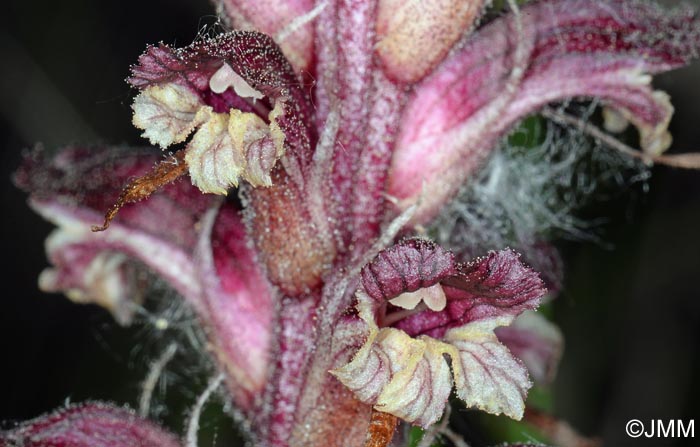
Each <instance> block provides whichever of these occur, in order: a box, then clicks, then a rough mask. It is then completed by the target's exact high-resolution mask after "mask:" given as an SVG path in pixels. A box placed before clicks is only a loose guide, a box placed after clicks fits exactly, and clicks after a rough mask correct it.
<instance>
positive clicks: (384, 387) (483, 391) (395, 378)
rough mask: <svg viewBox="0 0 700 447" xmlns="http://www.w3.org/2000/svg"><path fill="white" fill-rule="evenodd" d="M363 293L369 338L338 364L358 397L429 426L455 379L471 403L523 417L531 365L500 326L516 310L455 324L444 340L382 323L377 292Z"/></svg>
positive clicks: (459, 392) (360, 307)
mask: <svg viewBox="0 0 700 447" xmlns="http://www.w3.org/2000/svg"><path fill="white" fill-rule="evenodd" d="M358 299H359V302H358V310H359V313H360V317H361V318H362V319H363V320H364V321H365V322H366V323H367V325H368V329H369V331H368V336H367V341H366V342H365V345H364V346H363V347H362V348H361V349H360V350H359V351H358V352H357V354H356V355H355V357H354V358H353V359H352V361H351V362H350V363H348V364H346V365H345V366H342V367H341V368H338V369H335V370H334V371H331V373H332V374H334V375H335V376H336V377H337V378H338V380H340V381H341V382H342V383H343V384H344V385H345V386H347V387H348V388H349V389H350V390H351V391H353V392H354V393H355V396H356V397H357V398H358V399H360V400H361V401H363V402H365V403H368V404H372V405H374V408H376V409H377V410H380V411H383V412H386V413H390V414H393V415H395V416H397V417H400V418H402V419H403V420H405V421H407V422H411V423H414V424H418V425H421V426H423V427H427V426H429V425H432V424H434V423H435V422H437V420H438V419H439V418H440V417H441V416H442V413H443V412H444V409H445V405H446V402H447V399H448V398H449V395H450V392H451V390H452V387H453V385H454V387H455V390H456V392H457V395H458V396H459V398H460V399H462V400H463V401H464V402H465V403H466V404H467V405H468V406H470V407H476V408H479V409H482V410H484V411H486V412H489V413H493V414H501V413H503V414H506V415H507V416H509V417H512V418H515V419H520V418H521V417H522V415H523V411H524V408H525V403H524V399H525V397H526V396H527V390H528V389H529V388H530V386H531V383H530V381H529V379H528V376H527V370H526V369H525V367H524V366H523V365H522V364H521V363H520V362H519V361H518V360H517V359H515V358H514V357H513V356H512V354H511V353H510V352H509V351H508V349H507V348H506V347H505V346H503V345H502V344H501V343H499V341H498V339H497V338H496V335H495V334H494V332H493V330H494V329H495V328H496V327H498V326H502V325H507V324H509V323H510V322H511V321H512V319H513V318H512V317H510V316H505V317H498V318H490V319H485V320H479V321H475V322H471V323H468V324H465V325H463V326H461V327H458V328H454V329H452V330H450V331H448V332H447V333H446V335H445V337H444V339H443V340H437V339H434V338H432V337H427V336H421V337H418V338H413V337H411V336H409V335H408V334H406V333H405V332H403V331H401V330H398V329H394V328H381V329H380V328H378V327H377V325H376V323H375V322H374V317H373V314H372V310H371V307H372V303H371V298H369V297H368V296H367V295H364V294H363V293H358ZM446 357H448V358H449V363H448V358H446Z"/></svg>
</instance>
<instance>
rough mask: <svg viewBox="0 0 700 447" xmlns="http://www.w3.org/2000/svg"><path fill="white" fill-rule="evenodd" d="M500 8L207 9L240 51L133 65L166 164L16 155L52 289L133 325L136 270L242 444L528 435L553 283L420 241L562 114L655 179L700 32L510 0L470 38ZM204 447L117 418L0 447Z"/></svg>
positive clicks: (550, 332) (500, 257) (45, 430)
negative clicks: (200, 337)
mask: <svg viewBox="0 0 700 447" xmlns="http://www.w3.org/2000/svg"><path fill="white" fill-rule="evenodd" d="M489 3H490V2H485V1H482V0H473V1H454V0H440V1H433V0H429V1H424V2H398V1H395V0H378V1H372V0H367V1H356V0H355V1H346V0H320V1H318V2H314V1H311V0H286V1H281V2H278V1H275V2H273V1H269V0H217V1H216V5H217V7H218V12H219V14H220V15H221V18H222V20H223V22H224V23H225V24H227V25H228V26H230V28H231V29H234V31H230V32H224V33H222V34H220V35H217V36H213V37H211V36H210V37H200V38H198V39H197V40H196V41H195V42H194V43H192V44H191V45H189V46H186V47H183V48H175V47H173V46H170V45H165V44H160V45H156V46H149V47H147V49H146V51H145V52H144V53H143V55H142V56H141V57H140V58H139V59H138V61H137V62H136V64H135V65H134V66H133V67H131V75H130V77H129V79H128V82H129V84H130V85H131V86H132V87H134V88H135V90H136V92H135V97H134V100H133V105H132V109H133V124H134V125H135V126H136V127H137V128H138V129H140V130H141V131H142V132H143V137H144V138H145V139H147V140H148V141H149V142H150V143H151V144H153V145H154V146H158V147H160V148H162V149H166V148H167V149H168V150H170V151H172V153H169V154H168V155H167V156H161V155H160V154H159V152H160V151H159V150H158V149H157V148H143V149H138V150H136V149H127V148H117V147H82V146H71V147H67V148H65V149H63V150H62V151H60V152H59V153H57V154H56V155H53V156H48V155H47V154H46V153H45V152H43V151H41V150H36V151H34V152H33V153H31V154H29V155H28V156H27V158H26V160H25V162H24V164H23V166H22V167H21V168H20V170H19V171H18V173H17V174H16V177H15V181H16V183H17V184H18V185H19V186H20V187H21V188H23V189H25V190H26V191H27V192H28V193H29V196H30V199H29V202H30V205H31V206H32V207H33V209H35V210H36V211H37V212H38V213H39V214H41V215H42V216H43V217H45V218H46V219H47V220H49V221H51V222H53V223H54V224H56V226H57V227H58V228H57V229H56V230H55V231H54V233H53V234H52V235H51V236H50V237H49V239H48V241H47V244H46V249H47V254H48V257H49V259H50V261H51V263H52V264H53V265H52V267H51V268H49V269H47V270H46V271H44V272H43V273H42V274H41V277H40V281H39V283H40V287H41V288H42V289H43V290H46V291H63V292H65V294H66V295H67V296H68V297H69V298H70V299H72V300H74V301H76V302H94V303H98V304H100V305H102V306H104V307H105V308H107V309H108V310H109V311H110V312H111V313H112V314H113V315H114V317H115V318H116V320H117V321H118V322H119V323H121V324H128V323H129V322H130V321H131V320H132V319H133V317H134V310H135V309H136V307H137V305H138V304H139V302H140V301H139V300H140V299H141V298H142V293H140V292H141V290H142V289H143V287H142V284H141V283H140V282H139V281H138V280H137V278H136V276H137V275H135V272H136V271H137V270H138V269H143V268H144V266H145V267H147V268H148V269H149V271H151V272H152V273H154V274H156V275H159V276H160V277H162V278H164V279H165V281H166V282H167V283H168V284H169V285H170V286H171V287H172V289H173V290H175V291H176V292H177V293H178V294H179V295H181V296H182V298H183V299H184V301H185V302H186V303H187V304H188V305H189V306H190V307H191V308H192V310H193V311H194V313H195V314H196V315H197V318H198V322H199V325H200V327H201V328H202V331H203V333H204V334H206V338H207V340H208V352H207V353H208V354H210V355H211V357H212V359H213V360H214V363H215V364H216V366H217V368H218V369H219V371H220V373H221V374H222V376H221V377H223V383H224V386H223V387H222V388H224V389H225V391H222V392H223V393H225V396H226V399H227V400H228V401H229V402H231V403H232V405H233V406H234V407H235V408H236V415H237V416H238V417H239V419H240V420H241V422H243V423H242V424H241V426H242V427H243V428H242V429H243V430H245V431H246V433H247V435H248V436H249V437H250V440H251V442H252V445H256V446H261V447H265V446H270V447H284V446H305V447H314V446H319V447H320V446H348V447H351V446H352V447H354V446H363V445H367V446H386V445H388V443H389V442H390V440H391V438H392V436H393V435H394V431H395V426H396V424H397V422H400V421H404V422H406V423H410V424H415V425H420V426H422V427H429V426H431V425H432V424H435V423H436V421H438V419H439V418H440V417H441V416H442V415H443V412H444V410H445V406H446V402H447V399H448V397H449V395H450V393H451V392H452V390H454V391H455V392H456V395H457V396H458V397H459V398H460V399H461V400H462V401H463V402H464V404H465V405H466V406H468V407H474V408H478V409H481V410H483V411H486V412H489V413H494V414H501V413H502V414H505V415H507V416H509V417H511V418H515V419H519V418H521V417H522V416H523V411H524V409H525V399H526V396H527V392H528V389H529V388H530V386H531V383H532V382H531V378H532V380H534V381H537V382H547V381H549V380H551V379H552V378H553V375H554V372H555V370H556V364H557V361H558V358H559V355H560V353H561V346H562V340H561V335H560V333H559V332H558V330H557V329H556V328H555V327H553V325H552V324H551V323H548V322H547V321H546V320H545V319H544V318H543V317H542V316H541V315H539V314H538V313H536V312H534V310H535V309H536V308H537V306H538V304H539V300H540V299H541V297H542V296H543V295H544V294H545V291H546V290H545V286H544V283H543V282H542V280H541V279H540V276H539V275H538V274H537V273H536V272H534V271H533V270H532V269H530V268H529V267H527V266H526V265H525V261H527V259H526V257H525V256H526V255H524V256H523V259H522V260H521V256H520V255H518V254H517V253H515V252H514V251H512V250H508V249H501V248H502V247H493V248H494V249H500V251H491V252H488V253H486V252H484V253H483V257H479V258H476V259H473V260H469V259H457V257H456V256H455V255H454V254H452V253H451V252H449V251H447V250H445V249H443V248H441V247H440V246H438V245H436V244H434V243H432V242H430V241H428V240H426V239H424V238H416V237H415V236H417V235H424V234H425V233H424V232H423V228H425V226H427V225H428V224H430V223H431V222H432V221H433V219H434V218H435V217H436V216H437V215H438V214H439V213H440V211H441V209H442V208H443V206H444V205H445V204H446V203H447V202H448V201H450V200H452V199H453V198H454V196H455V195H456V193H457V191H458V190H459V188H460V187H461V186H462V185H463V184H464V183H465V181H467V180H468V179H469V178H470V177H472V176H473V174H474V173H475V172H476V171H477V170H478V169H479V168H480V166H481V165H482V164H483V162H484V161H485V160H486V158H487V157H488V156H489V154H490V153H491V151H492V150H493V149H494V148H495V147H496V146H497V145H498V143H499V141H500V140H501V139H502V138H503V137H504V136H505V135H506V134H507V133H508V132H509V130H510V129H512V128H513V126H514V125H516V124H517V123H518V121H519V120H520V119H522V118H523V117H525V116H527V115H529V114H533V113H536V112H537V111H538V110H540V109H542V108H543V107H546V106H547V105H549V104H551V103H556V102H561V101H567V100H569V99H582V100H586V99H596V100H598V101H599V103H600V104H602V105H603V106H604V116H605V117H606V125H608V128H609V129H610V130H611V131H612V130H621V129H623V128H624V127H625V126H626V125H627V124H628V123H629V124H632V125H634V126H635V127H636V128H637V129H638V131H639V138H640V140H639V145H640V147H641V149H642V152H640V153H639V156H640V157H644V158H645V159H646V160H650V161H653V160H660V159H661V158H659V157H660V154H661V153H662V152H663V151H664V150H666V149H667V148H668V146H669V145H670V142H671V139H670V135H669V133H668V131H667V126H668V124H669V121H670V119H671V115H672V112H673V108H672V106H671V103H670V99H669V97H668V96H667V95H666V94H665V93H663V92H660V91H655V90H654V89H653V88H652V86H651V84H650V81H651V75H653V74H656V73H659V72H663V71H667V70H671V69H673V68H676V67H680V66H682V65H684V64H686V63H687V62H688V61H689V60H691V59H692V58H695V57H697V56H698V51H699V50H700V18H698V15H697V13H696V12H695V11H693V10H691V9H689V8H686V9H677V10H675V11H673V12H667V11H663V10H662V9H661V8H659V7H657V6H655V5H654V4H651V3H647V2H641V1H635V0H541V1H531V2H527V4H526V5H524V6H523V7H522V9H520V10H519V9H518V6H517V4H516V3H515V2H514V1H512V2H507V3H508V4H509V5H510V8H509V10H508V12H507V13H503V14H501V15H500V16H498V17H496V16H495V15H494V14H489V15H486V16H484V17H485V18H482V16H483V14H484V12H485V11H486V8H487V6H488V4H489ZM480 18H481V19H480ZM479 20H481V22H479ZM193 23H194V22H193ZM478 25H480V27H479V26H478ZM187 177H188V179H187V180H184V179H185V178H187ZM234 188H237V194H238V196H239V198H240V200H239V201H235V200H228V201H227V200H223V199H221V197H220V196H223V195H226V194H228V193H231V192H232V191H234ZM143 199H147V200H143ZM105 211H106V212H107V214H106V219H105V220H104V225H102V226H99V227H94V228H92V230H94V231H91V226H92V225H93V224H96V223H99V222H100V221H101V219H102V216H103V215H104V213H105ZM107 227H109V228H107ZM103 230H106V231H103ZM422 237H424V236H422ZM548 273H551V272H542V276H543V277H545V278H546V277H547V276H548ZM528 371H529V374H528ZM218 383H219V382H213V385H212V387H210V391H213V390H214V389H216V387H217V386H218ZM195 434H196V430H195ZM193 439H194V440H193ZM400 441H401V440H400V439H397V440H396V442H400ZM195 444H196V436H194V438H193V437H192V436H191V433H188V436H187V437H186V438H183V439H182V440H179V439H177V437H176V436H174V435H172V434H168V433H166V432H165V431H164V430H162V429H160V428H158V427H157V426H156V425H154V424H153V423H151V422H148V421H146V420H144V419H141V418H140V417H138V416H136V415H134V414H132V413H131V412H129V411H128V410H125V409H120V408H116V407H113V406H110V405H106V404H84V405H73V406H69V407H68V408H66V409H63V410H60V411H58V412H56V413H53V414H49V415H46V416H43V417H41V418H39V419H36V420H33V421H28V422H26V423H24V424H21V425H20V426H18V427H17V428H15V429H12V430H9V431H6V432H3V433H2V434H0V445H33V446H49V445H80V446H82V445H86V446H87V445H89V446H92V447H96V446H97V447H99V446H105V447H106V446H109V447H116V446H123V445H143V446H170V445H188V446H192V445H195Z"/></svg>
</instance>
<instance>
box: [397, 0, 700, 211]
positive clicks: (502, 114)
mask: <svg viewBox="0 0 700 447" xmlns="http://www.w3.org/2000/svg"><path fill="white" fill-rule="evenodd" d="M519 17H520V23H521V25H522V33H518V21H517V20H516V18H515V17H514V15H513V14H512V13H511V14H508V15H507V16H505V17H502V18H500V19H497V20H495V21H494V22H492V23H491V24H489V25H487V26H485V27H484V28H482V29H481V30H479V31H478V32H476V33H475V34H473V35H472V36H471V37H470V38H468V40H466V42H465V43H464V44H463V45H462V46H461V47H460V48H459V49H458V50H457V51H455V52H454V53H453V54H451V55H450V56H449V57H448V58H447V59H446V60H445V62H444V63H443V64H441V65H440V66H439V67H438V68H437V69H436V71H435V73H433V74H432V75H430V76H429V77H428V78H426V79H425V80H424V81H423V82H422V83H420V84H419V85H418V86H417V87H416V90H415V93H414V95H413V96H412V98H411V100H410V101H409V103H408V105H407V106H406V109H405V110H404V115H403V123H402V128H401V131H400V134H399V137H398V140H397V147H396V152H395V154H394V158H393V162H392V171H391V175H390V180H389V188H388V189H389V193H390V194H391V195H392V196H394V197H396V198H398V199H399V202H400V203H399V207H400V208H405V207H406V206H408V205H410V204H412V203H414V202H415V201H416V200H417V199H418V198H419V197H420V196H421V194H423V195H424V197H426V198H429V199H430V200H424V201H423V203H422V207H421V210H420V211H419V213H418V214H419V215H418V216H417V217H416V221H417V222H424V221H426V220H428V219H429V218H430V217H432V216H433V215H434V214H435V212H437V210H439V208H440V206H441V205H442V204H443V203H445V201H446V200H448V199H449V198H450V197H452V195H453V194H454V193H455V192H456V191H457V189H458V188H459V186H460V185H461V184H462V182H463V181H464V180H465V179H466V178H467V177H468V176H469V174H470V173H472V172H473V171H474V170H475V169H476V168H477V167H478V166H479V165H480V164H481V162H482V161H483V159H484V158H485V157H486V155H487V154H488V153H489V151H490V150H491V149H492V148H493V147H494V146H495V145H496V144H497V142H498V140H499V138H501V137H502V136H503V135H504V133H505V132H507V130H508V129H509V128H510V127H511V126H512V125H513V124H514V123H516V122H517V120H518V119H520V118H522V117H524V116H525V115H527V114H529V113H532V112H535V111H537V110H538V109H539V108H540V107H542V106H544V105H546V104H547V103H550V102H555V101H561V100H564V99H567V98H600V99H601V101H602V102H603V104H605V105H607V106H609V107H611V108H614V109H617V110H618V111H620V112H621V113H622V114H623V115H624V116H625V117H626V118H627V119H628V120H630V121H631V122H632V123H633V124H635V125H636V126H637V128H638V129H639V131H640V137H641V141H640V146H641V147H642V149H644V150H645V151H647V152H650V153H658V152H660V151H663V150H664V149H666V148H667V147H668V145H669V144H670V137H669V134H668V132H667V126H668V122H669V120H670V117H671V113H672V110H673V109H672V107H671V105H670V102H669V100H668V97H667V95H666V94H664V93H663V92H656V91H654V90H653V89H652V87H651V86H650V84H649V82H650V77H649V76H648V74H655V73H659V72H662V71H667V70H670V69H673V68H676V67H679V66H682V65H684V64H686V63H687V62H688V61H689V60H691V59H692V58H695V57H697V56H698V50H700V19H699V18H698V15H697V13H696V12H695V11H693V10H691V9H689V8H681V9H677V10H675V11H672V12H668V11H664V10H662V9H661V8H660V7H658V6H656V5H654V4H651V3H648V2H641V1H618V0H604V1H593V0H549V1H541V2H532V3H530V4H528V5H526V6H524V7H523V8H522V10H521V13H520V16H519ZM517 58H521V59H522V61H521V62H522V63H521V64H520V65H521V66H517V67H516V68H515V70H514V69H513V67H514V65H515V63H516V59H517Z"/></svg>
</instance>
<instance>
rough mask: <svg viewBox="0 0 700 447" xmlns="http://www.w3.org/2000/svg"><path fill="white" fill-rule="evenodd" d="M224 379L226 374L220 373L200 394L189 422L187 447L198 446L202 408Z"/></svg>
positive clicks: (186, 439) (186, 438)
mask: <svg viewBox="0 0 700 447" xmlns="http://www.w3.org/2000/svg"><path fill="white" fill-rule="evenodd" d="M223 381H224V374H223V373H220V374H219V375H217V376H216V377H214V378H213V379H211V381H209V385H207V388H206V389H205V390H204V391H203V392H202V394H200V395H199V397H198V398H197V402H195V404H194V407H192V413H191V414H190V420H189V422H188V423H187V435H186V437H185V443H186V444H185V445H186V447H197V432H198V431H199V417H200V415H201V414H202V408H204V404H205V403H207V401H208V400H209V397H211V395H212V393H213V392H214V391H216V389H217V388H218V387H219V385H221V382H223Z"/></svg>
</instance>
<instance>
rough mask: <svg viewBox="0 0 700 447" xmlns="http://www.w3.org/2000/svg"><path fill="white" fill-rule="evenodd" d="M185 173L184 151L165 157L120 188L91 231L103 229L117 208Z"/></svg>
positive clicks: (145, 195) (117, 210) (136, 199)
mask: <svg viewBox="0 0 700 447" xmlns="http://www.w3.org/2000/svg"><path fill="white" fill-rule="evenodd" d="M185 173H187V163H186V162H185V151H179V152H177V153H176V154H175V155H173V156H170V157H168V158H166V159H165V160H163V161H161V162H160V163H158V164H157V165H155V166H154V167H153V169H152V170H151V172H149V173H148V174H146V175H144V176H142V177H139V178H137V179H135V180H132V181H131V182H129V183H128V184H127V185H126V186H125V187H124V189H123V190H122V192H121V194H120V195H119V198H118V199H117V202H116V203H115V204H114V205H112V207H111V208H110V209H109V210H108V211H107V213H105V221H104V224H102V226H98V225H93V227H92V231H95V232H97V231H104V230H106V229H107V228H109V224H110V223H111V222H112V220H113V219H114V218H115V217H116V215H117V213H118V212H119V210H120V209H121V208H122V207H123V206H124V205H126V204H128V203H133V202H138V201H139V200H142V199H145V198H147V197H149V196H150V195H151V194H153V193H154V192H156V191H158V190H159V189H160V188H162V187H164V186H165V185H167V184H169V183H172V182H174V181H175V180H177V179H178V178H180V177H182V176H183V175H184V174H185Z"/></svg>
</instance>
